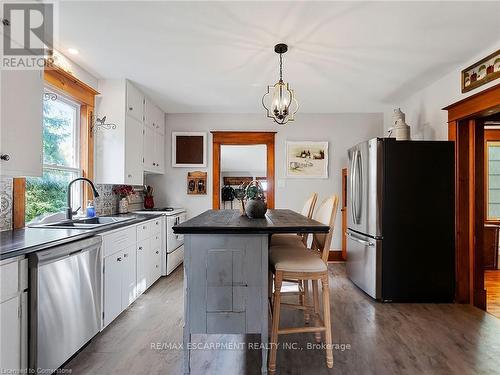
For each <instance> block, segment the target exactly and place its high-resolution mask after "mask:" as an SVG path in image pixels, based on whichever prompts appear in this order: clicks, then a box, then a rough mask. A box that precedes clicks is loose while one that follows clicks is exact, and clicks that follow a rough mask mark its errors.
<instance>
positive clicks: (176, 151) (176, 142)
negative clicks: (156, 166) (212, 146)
mask: <svg viewBox="0 0 500 375" xmlns="http://www.w3.org/2000/svg"><path fill="white" fill-rule="evenodd" d="M206 166H207V133H203V132H172V167H181V168H193V167H206Z"/></svg>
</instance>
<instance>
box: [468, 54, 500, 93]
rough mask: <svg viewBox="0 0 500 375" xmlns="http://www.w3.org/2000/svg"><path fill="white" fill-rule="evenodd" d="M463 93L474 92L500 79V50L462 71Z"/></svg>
mask: <svg viewBox="0 0 500 375" xmlns="http://www.w3.org/2000/svg"><path fill="white" fill-rule="evenodd" d="M460 76H461V81H462V83H461V87H462V93H465V92H468V91H471V90H474V89H476V88H478V87H480V86H482V85H484V84H486V83H488V82H491V81H494V80H495V79H497V78H499V77H500V49H499V50H497V51H496V52H493V53H492V54H490V55H488V56H486V57H485V58H484V59H482V60H480V61H478V62H477V63H475V64H472V65H471V66H469V67H467V68H465V69H464V70H462V72H461V74H460Z"/></svg>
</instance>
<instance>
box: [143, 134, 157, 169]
mask: <svg viewBox="0 0 500 375" xmlns="http://www.w3.org/2000/svg"><path fill="white" fill-rule="evenodd" d="M155 137H156V132H155V131H154V130H153V129H152V128H151V127H149V126H145V127H144V171H145V172H155V171H156V150H155V147H154V146H155V144H156V140H155ZM151 145H153V147H151Z"/></svg>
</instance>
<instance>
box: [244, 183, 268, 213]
mask: <svg viewBox="0 0 500 375" xmlns="http://www.w3.org/2000/svg"><path fill="white" fill-rule="evenodd" d="M245 196H246V203H245V212H246V214H247V216H248V217H249V218H250V219H258V218H263V217H264V216H265V215H266V212H267V204H266V197H265V195H264V190H263V189H262V186H261V185H260V183H259V181H256V180H254V181H252V182H250V183H249V184H248V186H247V188H246V190H245Z"/></svg>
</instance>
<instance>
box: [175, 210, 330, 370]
mask: <svg viewBox="0 0 500 375" xmlns="http://www.w3.org/2000/svg"><path fill="white" fill-rule="evenodd" d="M173 230H174V233H176V234H183V235H184V248H185V249H184V250H185V253H184V291H185V298H184V336H183V341H184V343H183V344H184V345H183V348H184V373H185V374H189V373H190V346H191V335H192V334H250V333H256V334H260V335H261V342H262V367H261V372H262V373H263V374H265V373H267V343H268V295H267V294H268V267H269V266H268V248H269V245H268V244H269V236H270V235H272V234H275V233H318V232H319V233H326V232H328V230H329V228H328V226H327V225H324V224H322V223H319V222H317V221H315V220H311V219H308V218H307V217H305V216H302V215H300V214H298V213H296V212H294V211H291V210H279V209H278V210H268V211H267V213H266V216H265V218H262V219H249V218H248V217H246V216H241V215H240V213H239V211H238V210H208V211H206V212H204V213H202V214H201V215H198V216H196V217H194V218H192V219H190V220H188V221H185V222H184V223H181V224H179V225H176V226H174V227H173Z"/></svg>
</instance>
